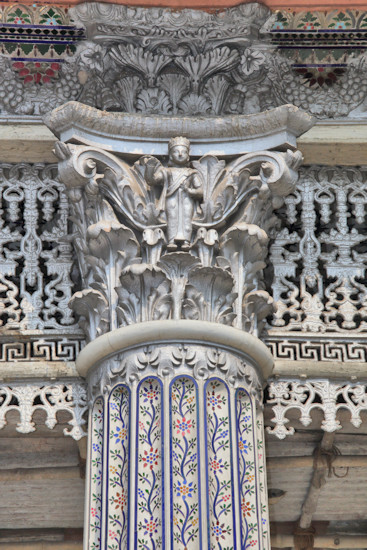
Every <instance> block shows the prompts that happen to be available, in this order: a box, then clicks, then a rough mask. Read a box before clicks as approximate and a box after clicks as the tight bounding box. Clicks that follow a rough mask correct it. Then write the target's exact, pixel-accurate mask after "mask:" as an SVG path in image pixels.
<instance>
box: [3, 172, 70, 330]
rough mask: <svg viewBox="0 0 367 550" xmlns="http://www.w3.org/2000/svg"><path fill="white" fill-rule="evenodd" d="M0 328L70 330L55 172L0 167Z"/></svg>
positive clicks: (61, 200)
mask: <svg viewBox="0 0 367 550" xmlns="http://www.w3.org/2000/svg"><path fill="white" fill-rule="evenodd" d="M0 201H1V224H0V303H1V306H0V325H1V326H6V328H7V329H9V330H19V329H20V330H22V331H24V330H27V331H34V330H38V329H41V330H43V331H48V330H53V331H54V330H57V331H60V329H62V330H65V329H66V328H73V329H74V330H75V329H76V325H75V320H74V317H73V314H72V312H71V310H70V308H69V306H68V302H69V300H70V297H71V295H72V287H73V283H72V281H71V270H72V245H71V242H70V238H71V236H70V235H68V200H67V197H66V194H65V192H64V186H63V185H62V184H61V183H60V182H59V181H58V180H57V167H56V166H55V165H45V164H33V165H31V164H26V163H19V164H5V163H3V164H0Z"/></svg>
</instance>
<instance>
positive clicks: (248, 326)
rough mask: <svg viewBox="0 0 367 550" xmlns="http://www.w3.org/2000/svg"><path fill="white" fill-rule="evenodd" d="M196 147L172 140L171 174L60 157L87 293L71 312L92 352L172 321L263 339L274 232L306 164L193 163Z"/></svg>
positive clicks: (75, 155) (76, 150)
mask: <svg viewBox="0 0 367 550" xmlns="http://www.w3.org/2000/svg"><path fill="white" fill-rule="evenodd" d="M189 146H190V144H189V141H188V140H187V139H186V138H179V137H178V138H172V139H171V140H170V142H169V160H168V164H166V163H165V162H163V160H159V159H158V158H156V157H153V156H149V155H145V156H142V157H140V158H139V159H138V160H137V161H136V162H135V163H131V162H127V161H125V160H123V159H122V158H121V157H117V156H116V155H114V154H112V153H109V152H106V151H104V150H102V149H98V148H95V147H87V146H81V145H66V144H64V143H60V142H59V143H58V144H57V145H56V153H57V155H58V157H59V159H60V163H59V174H60V178H61V180H62V181H63V182H65V184H66V188H67V194H68V196H69V200H70V203H71V219H72V221H73V224H74V246H75V250H76V253H77V257H78V263H79V268H80V273H81V277H82V287H83V290H81V291H79V292H77V293H76V294H74V296H73V298H72V300H71V302H70V304H71V307H72V308H73V309H74V310H75V311H76V312H77V313H78V314H79V315H81V316H82V317H83V318H84V319H85V320H86V322H85V323H84V327H85V330H86V332H87V334H88V338H89V339H90V340H93V339H94V338H95V337H96V336H98V335H101V334H103V333H105V332H108V331H110V330H114V329H116V328H118V327H121V326H125V325H129V324H133V323H137V322H145V321H152V320H160V319H169V318H172V319H177V320H178V319H200V320H203V321H212V322H217V323H218V322H219V323H225V324H228V325H232V324H235V326H236V327H237V328H239V329H243V330H246V331H248V332H251V333H253V334H255V335H257V334H259V333H260V332H261V330H262V327H263V324H264V319H265V318H266V316H267V315H268V314H269V313H270V312H271V311H272V307H273V303H272V298H271V297H270V296H269V294H268V292H266V290H265V289H264V282H263V273H262V270H263V268H264V267H265V263H264V259H265V257H266V255H267V242H268V236H267V232H268V231H269V230H270V229H271V228H272V227H273V225H274V223H275V222H276V217H275V216H274V215H273V208H274V206H276V207H278V206H280V205H281V204H282V202H283V199H284V197H285V196H287V195H288V194H289V193H290V192H291V191H292V190H293V189H294V185H295V182H296V180H297V172H296V170H297V168H298V166H299V164H300V162H301V155H300V153H299V152H296V153H294V152H292V151H290V150H288V151H287V152H286V153H275V152H268V151H263V152H259V153H249V154H247V155H243V156H241V157H239V158H237V159H235V160H233V161H231V162H225V161H224V160H218V159H217V158H216V157H215V156H212V155H206V156H204V157H202V158H201V159H199V160H194V161H192V162H191V163H190V157H189ZM223 289H226V293H223Z"/></svg>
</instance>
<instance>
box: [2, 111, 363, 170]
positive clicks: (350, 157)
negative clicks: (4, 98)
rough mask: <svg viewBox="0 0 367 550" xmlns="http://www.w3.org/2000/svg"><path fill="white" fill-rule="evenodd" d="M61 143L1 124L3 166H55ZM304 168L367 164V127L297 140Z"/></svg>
mask: <svg viewBox="0 0 367 550" xmlns="http://www.w3.org/2000/svg"><path fill="white" fill-rule="evenodd" d="M56 141H57V139H56V138H55V136H54V135H53V134H52V133H51V131H50V130H49V129H48V128H47V127H46V126H45V125H44V124H42V123H41V122H34V123H27V122H23V123H15V122H13V121H12V122H11V123H9V122H8V123H6V124H5V123H1V121H0V162H11V163H13V162H14V163H15V162H44V163H55V162H57V159H56V157H55V155H54V154H53V152H52V150H53V147H54V144H55V142H56ZM297 145H298V147H299V149H300V150H301V152H302V154H303V156H304V158H305V161H304V164H307V165H309V164H322V165H326V166H336V165H339V166H340V165H344V166H358V165H364V164H366V159H367V122H366V123H350V122H348V123H346V124H343V123H340V124H338V123H333V124H330V123H320V124H317V125H316V126H314V127H313V128H311V130H308V131H307V132H306V133H305V134H303V136H302V137H300V138H299V139H298V140H297Z"/></svg>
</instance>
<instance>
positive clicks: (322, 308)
mask: <svg viewBox="0 0 367 550" xmlns="http://www.w3.org/2000/svg"><path fill="white" fill-rule="evenodd" d="M366 181H367V170H366V169H357V168H354V167H353V168H352V167H330V168H329V167H317V166H313V167H310V168H306V167H304V168H302V169H301V175H300V180H299V182H298V184H297V190H296V191H295V192H294V193H293V194H291V195H290V196H288V197H287V198H286V199H285V206H284V208H283V209H282V211H281V212H280V219H281V229H280V230H279V231H278V233H277V234H276V236H275V239H274V242H273V244H272V246H271V251H270V263H271V264H272V266H273V269H274V279H273V284H272V290H273V297H274V300H275V301H276V303H277V312H276V313H275V315H274V316H273V318H272V320H271V326H272V327H273V329H274V330H273V331H272V332H276V331H277V330H279V331H281V332H282V333H283V334H284V331H290V332H295V331H296V332H298V333H300V332H301V333H305V332H307V333H314V334H316V333H318V334H320V333H334V334H336V333H348V334H351V335H353V334H358V333H362V332H366V331H367V286H366V279H365V276H366V267H367V264H366V261H367V254H366V250H367V234H366V204H367V185H366Z"/></svg>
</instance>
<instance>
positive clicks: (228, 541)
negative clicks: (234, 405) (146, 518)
mask: <svg viewBox="0 0 367 550" xmlns="http://www.w3.org/2000/svg"><path fill="white" fill-rule="evenodd" d="M205 394H206V429H205V434H206V442H207V482H208V491H209V495H208V496H209V498H208V502H209V514H208V515H209V518H208V524H209V525H208V529H209V538H210V550H230V549H232V548H235V547H236V539H235V515H234V502H233V486H232V485H233V480H232V469H233V465H232V449H231V437H230V433H231V422H230V409H229V392H228V389H227V387H226V385H225V384H224V383H223V382H222V381H220V380H219V379H212V380H209V381H208V382H207V383H206V385H205Z"/></svg>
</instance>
